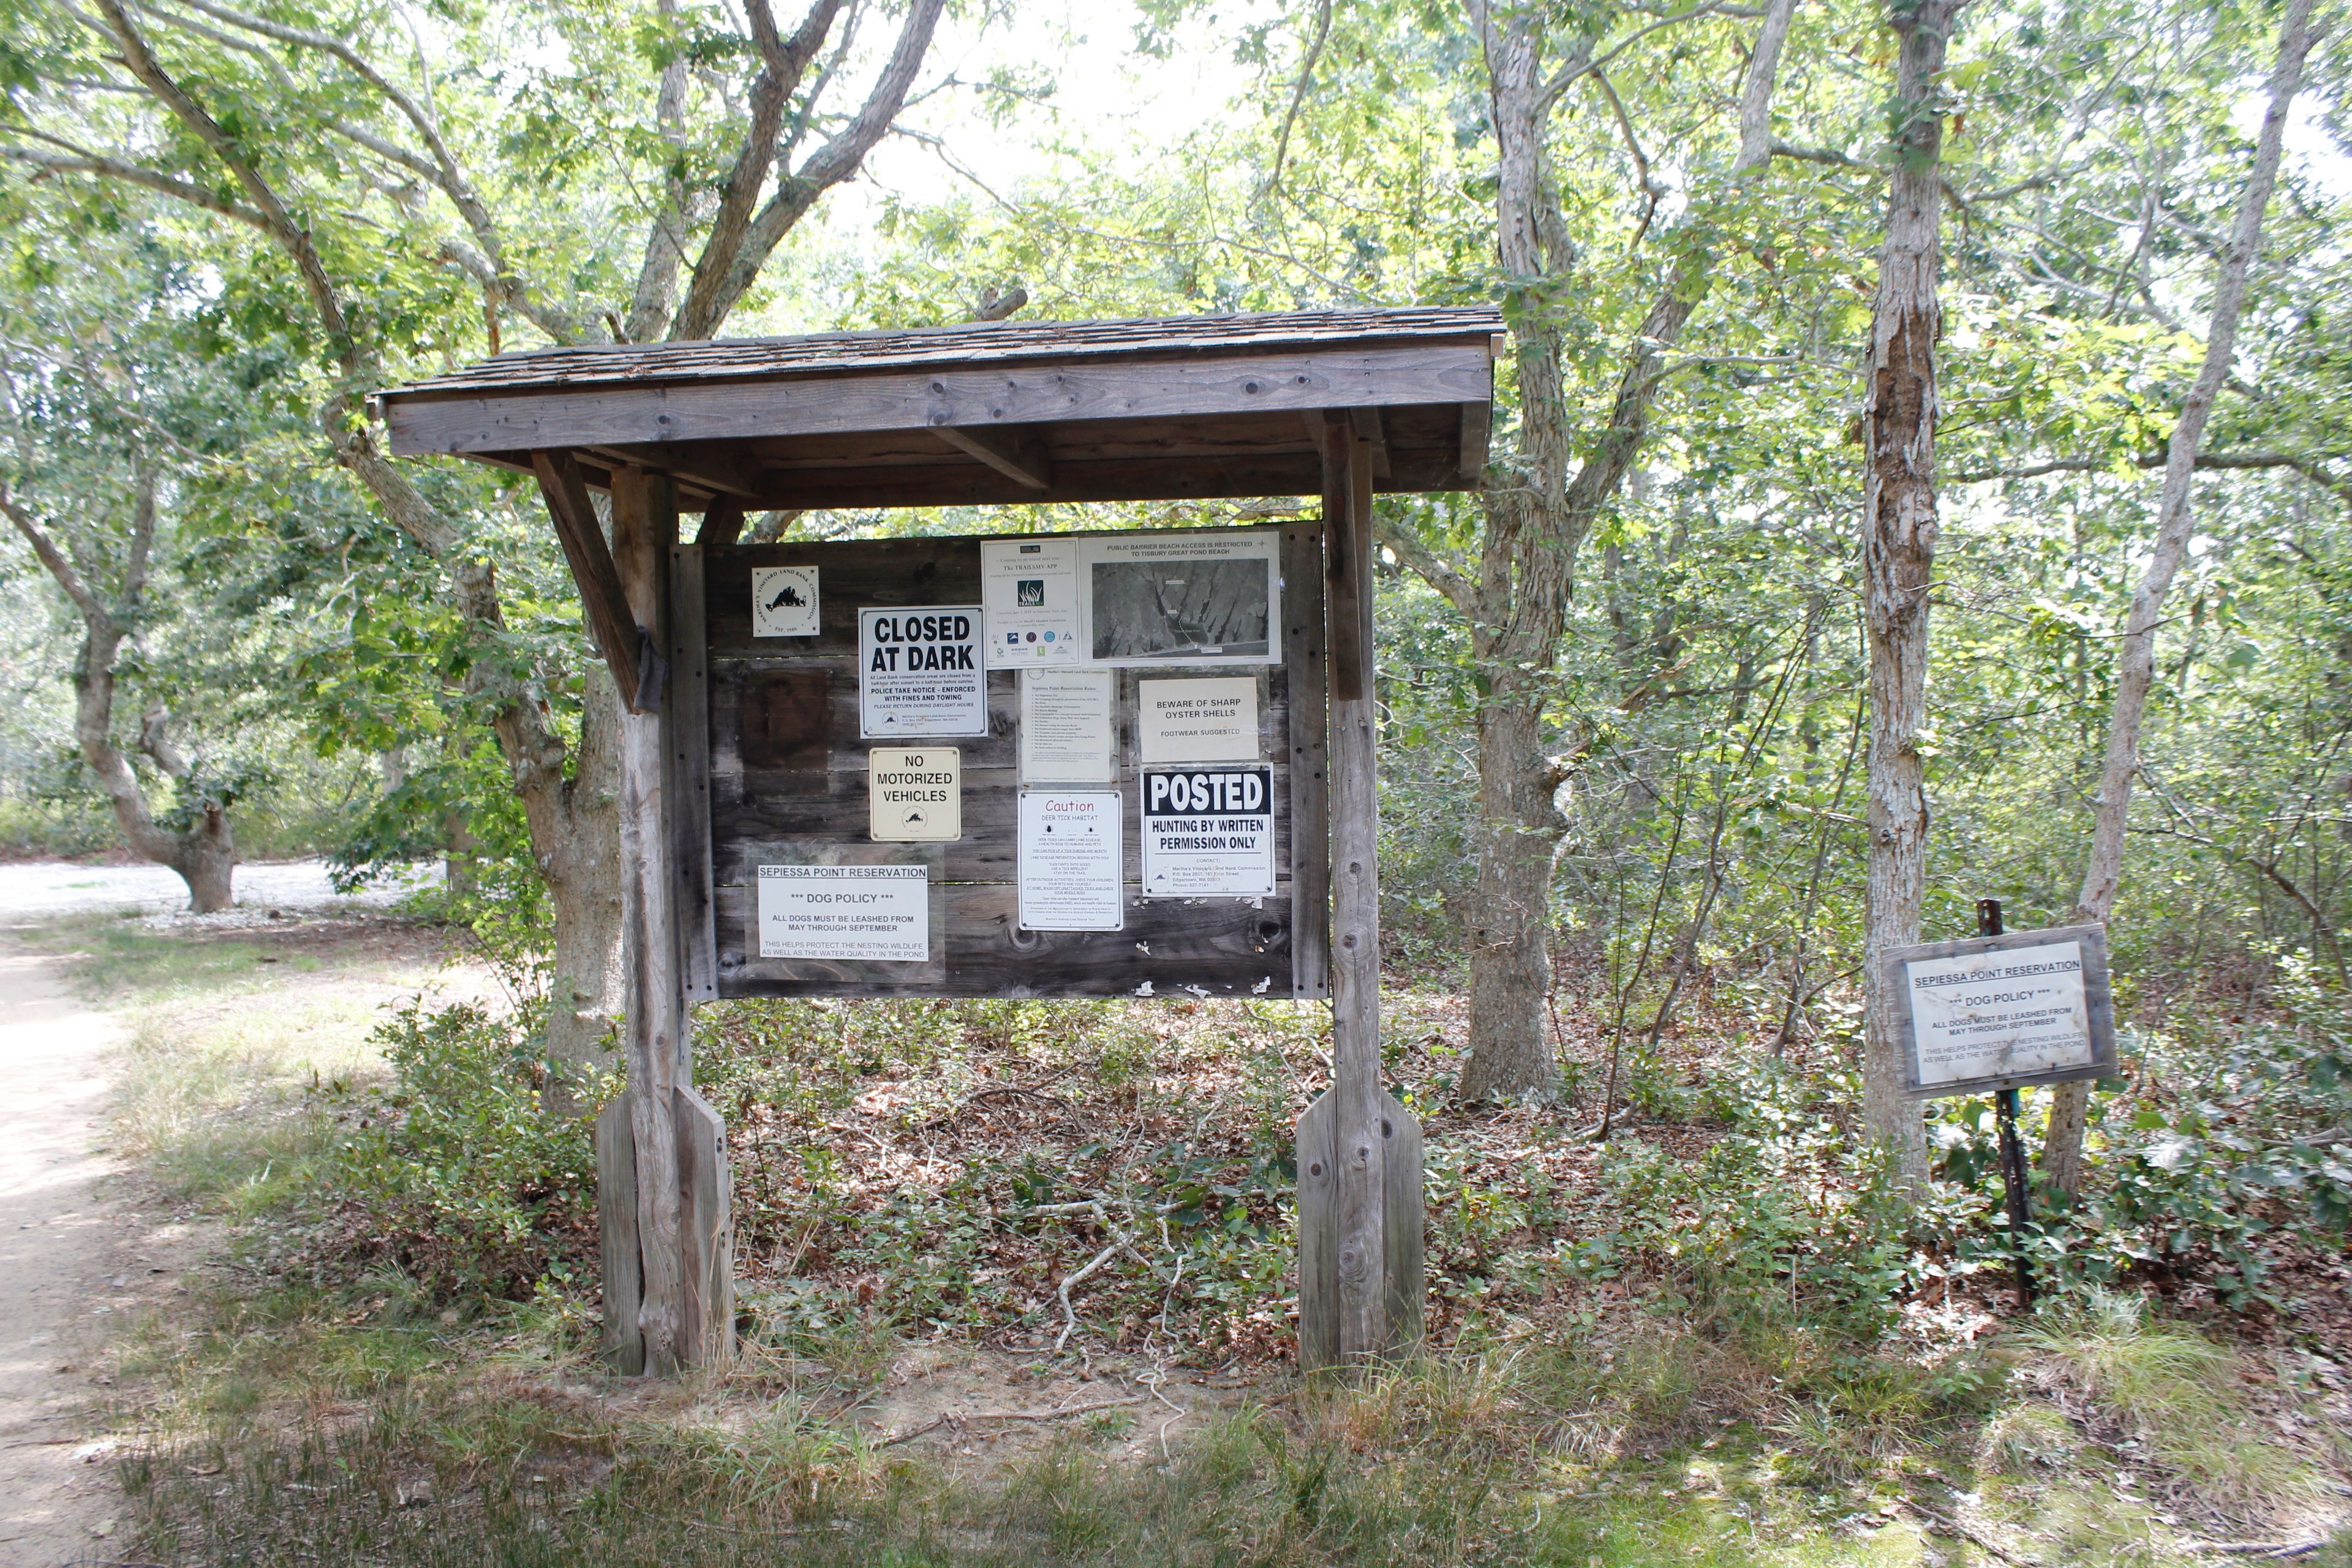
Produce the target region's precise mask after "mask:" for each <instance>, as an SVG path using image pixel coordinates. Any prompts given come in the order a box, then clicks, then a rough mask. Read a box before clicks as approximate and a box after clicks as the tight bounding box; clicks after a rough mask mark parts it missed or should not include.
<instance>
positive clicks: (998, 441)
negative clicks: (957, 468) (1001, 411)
mask: <svg viewBox="0 0 2352 1568" xmlns="http://www.w3.org/2000/svg"><path fill="white" fill-rule="evenodd" d="M931 434H932V435H934V436H937V437H939V438H940V440H942V441H944V442H946V443H947V444H948V445H949V446H950V447H954V448H955V449H956V450H957V451H959V452H961V453H962V454H963V455H964V456H966V457H968V458H979V459H980V460H981V461H982V462H983V463H985V464H987V465H988V466H989V467H990V468H994V469H995V470H996V471H997V472H998V473H1000V474H1003V476H1004V477H1005V478H1006V479H1011V480H1013V482H1014V483H1016V484H1020V485H1025V486H1026V487H1028V488H1029V489H1033V490H1049V489H1053V488H1054V464H1053V460H1052V459H1051V458H1048V457H1046V456H1045V443H1043V442H1042V441H1040V440H1039V439H1038V438H1037V433H1036V432H1035V431H1034V430H965V429H960V428H959V427H957V426H953V425H938V426H932V428H931Z"/></svg>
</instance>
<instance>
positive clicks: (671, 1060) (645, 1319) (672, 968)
mask: <svg viewBox="0 0 2352 1568" xmlns="http://www.w3.org/2000/svg"><path fill="white" fill-rule="evenodd" d="M667 491H668V486H667V482H666V481H664V480H661V479H656V478H655V477H653V476H649V475H647V474H646V472H645V471H644V470H643V469H639V468H621V469H618V470H616V471H615V472H614V475H613V546H614V548H613V556H614V566H615V567H616V568H617V569H618V571H619V574H620V579H621V586H622V588H623V591H624V592H625V594H626V595H628V601H629V610H630V612H631V614H632V615H634V616H635V618H636V626H637V628H638V630H639V632H640V634H641V636H640V638H639V646H640V647H643V648H645V649H646V651H648V652H650V651H652V650H654V649H658V648H661V647H666V646H667V642H666V640H665V638H664V637H663V635H662V634H663V632H664V631H665V630H666V623H667V611H668V604H667V600H668V597H669V595H668V581H667V579H668V572H669V550H670V545H671V544H672V543H674V542H676V537H675V536H676V512H675V511H674V510H672V508H671V506H670V505H669V504H667V503H668V502H669V497H668V494H667ZM664 521H667V523H668V524H669V528H668V530H667V537H666V536H665V531H664V530H663V528H662V527H661V523H663V522H664ZM643 673H644V672H643V671H642V670H641V671H640V675H641V677H642V675H643ZM640 684H641V688H642V686H643V685H644V684H645V683H644V682H643V681H642V679H641V682H640ZM649 695H651V696H652V697H653V698H654V699H655V700H653V701H652V702H650V703H645V702H642V701H641V702H639V703H635V704H631V705H629V706H628V707H626V708H625V710H624V711H623V713H622V715H621V748H620V751H621V758H620V761H621V801H620V816H621V930H622V953H621V958H622V964H623V973H624V1007H625V1025H624V1027H625V1044H626V1047H627V1051H628V1060H629V1088H630V1094H629V1121H630V1131H631V1134H632V1140H633V1142H635V1146H636V1187H637V1243H638V1250H639V1256H640V1258H641V1259H642V1262H643V1270H642V1278H643V1281H644V1284H643V1291H644V1294H643V1299H642V1301H641V1303H640V1305H639V1307H638V1309H637V1321H638V1325H639V1327H640V1329H641V1331H642V1334H643V1339H644V1344H645V1369H646V1371H647V1372H649V1373H654V1374H655V1375H656V1376H665V1375H667V1374H668V1373H674V1372H676V1371H677V1370H678V1369H679V1367H681V1366H683V1365H685V1364H687V1361H688V1354H689V1350H688V1347H689V1346H690V1344H691V1343H692V1338H691V1333H690V1330H689V1326H688V1323H687V1322H686V1300H685V1295H686V1292H685V1281H684V1279H683V1277H682V1274H683V1268H684V1266H685V1262H686V1257H685V1251H684V1241H685V1236H684V1215H683V1214H682V1209H683V1206H684V1205H683V1197H684V1191H683V1187H682V1184H681V1182H680V1177H679V1171H678V1153H677V1110H676V1101H677V1089H678V1057H679V1048H678V1040H679V1037H680V1035H681V1034H682V1033H683V1030H684V1026H685V1002H684V992H683V989H682V987H681V985H680V984H679V974H678V952H677V927H676V924H675V921H674V918H673V910H672V909H671V899H670V896H669V895H670V879H669V847H670V835H669V831H668V823H667V818H666V814H665V813H664V810H663V800H664V790H663V785H664V784H665V782H666V774H667V767H666V766H665V763H666V760H667V759H666V757H665V755H664V752H663V747H662V719H661V708H662V707H663V703H662V702H661V701H660V700H659V698H660V696H661V693H660V692H658V691H656V692H652V693H649Z"/></svg>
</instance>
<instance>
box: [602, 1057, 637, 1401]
mask: <svg viewBox="0 0 2352 1568" xmlns="http://www.w3.org/2000/svg"><path fill="white" fill-rule="evenodd" d="M596 1258H597V1269H598V1274H599V1277H600V1279H601V1281H602V1283H603V1286H604V1292H603V1293H604V1309H603V1311H604V1332H603V1353H604V1364H605V1365H606V1366H609V1367H611V1368H612V1369H613V1370H614V1372H616V1373H620V1374H621V1375H622V1376H624V1377H635V1376H636V1375H637V1374H638V1373H642V1372H644V1371H645V1370H646V1338H645V1333H644V1331H642V1330H641V1329H639V1327H638V1326H637V1309H638V1306H639V1304H640V1303H641V1301H642V1300H643V1299H644V1279H643V1276H642V1274H641V1273H640V1271H639V1265H638V1259H637V1155H636V1137H635V1133H634V1132H632V1131H631V1130H630V1126H629V1096H628V1091H627V1090H623V1091H622V1092H621V1093H619V1094H617V1095H615V1096H614V1097H613V1099H612V1100H610V1101H609V1102H608V1103H607V1104H606V1105H605V1107H604V1110H600V1111H598V1112H597V1113H596Z"/></svg>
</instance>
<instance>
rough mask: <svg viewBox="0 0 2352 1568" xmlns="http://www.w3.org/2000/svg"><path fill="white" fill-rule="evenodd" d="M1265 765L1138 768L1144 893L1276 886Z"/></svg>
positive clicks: (1222, 893)
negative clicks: (1145, 769) (1146, 769)
mask: <svg viewBox="0 0 2352 1568" xmlns="http://www.w3.org/2000/svg"><path fill="white" fill-rule="evenodd" d="M1273 780H1274V773H1273V770H1272V769H1270V768H1175V769H1152V770H1148V771H1146V772H1145V773H1144V775H1143V892H1144V896H1145V897H1146V898H1154V899H1167V898H1198V897H1203V896H1217V897H1233V898H1259V897H1263V896H1265V894H1268V893H1271V892H1273V891H1274V787H1273Z"/></svg>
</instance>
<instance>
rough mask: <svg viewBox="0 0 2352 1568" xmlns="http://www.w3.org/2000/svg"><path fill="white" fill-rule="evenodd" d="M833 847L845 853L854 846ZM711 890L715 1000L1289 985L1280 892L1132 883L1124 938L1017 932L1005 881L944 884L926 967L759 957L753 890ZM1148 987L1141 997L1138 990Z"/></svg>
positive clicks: (815, 846)
mask: <svg viewBox="0 0 2352 1568" xmlns="http://www.w3.org/2000/svg"><path fill="white" fill-rule="evenodd" d="M822 847H824V841H821V840H809V841H805V842H804V843H803V844H800V845H796V846H790V847H785V846H779V847H778V849H777V859H778V863H780V864H781V863H784V862H785V861H786V860H787V858H790V857H802V858H808V857H813V856H814V852H816V851H817V850H819V849H821V848H822ZM854 847H856V846H843V847H842V848H843V849H844V851H845V852H846V850H847V849H849V848H854ZM874 847H875V848H881V846H874ZM903 848H905V849H908V850H911V849H912V848H913V847H903ZM897 858H898V859H901V860H905V859H909V858H913V857H912V855H911V853H900V854H898V855H897ZM717 891H718V906H719V994H720V995H721V996H1007V997H1014V998H1022V997H1037V996H1132V995H1136V994H1144V995H1150V996H1160V997H1171V998H1174V999H1176V1000H1179V1001H1181V1000H1185V999H1187V998H1189V997H1192V996H1195V995H1199V996H1203V997H1207V996H1216V997H1244V996H1286V995H1287V994H1289V993H1290V988H1291V987H1290V905H1289V900H1286V899H1285V898H1282V897H1280V896H1279V895H1278V894H1277V896H1276V897H1275V898H1271V899H1266V900H1263V903H1264V907H1263V908H1260V909H1253V908H1251V907H1250V906H1249V904H1248V903H1246V902H1245V901H1243V900H1233V899H1220V900H1211V901H1202V902H1200V903H1189V902H1186V901H1184V900H1174V899H1145V898H1142V897H1140V892H1141V889H1139V887H1138V886H1137V885H1136V884H1135V883H1133V882H1129V884H1128V885H1127V888H1126V896H1125V900H1124V905H1125V912H1126V921H1127V929H1126V930H1124V931H1023V930H1021V929H1020V926H1019V925H1018V923H1017V921H1016V914H1017V906H1016V900H1017V893H1016V890H1015V889H1014V888H1013V885H1012V884H1010V883H1004V882H950V883H946V884H944V885H943V886H942V887H940V889H939V891H938V895H937V902H936V903H935V905H934V906H933V907H934V909H935V910H939V911H940V917H939V918H940V922H941V924H943V925H944V927H945V935H944V938H943V944H942V952H943V955H944V956H943V958H942V961H941V965H940V966H939V967H934V966H931V965H922V964H863V965H861V964H852V963H827V962H824V961H820V960H815V959H808V960H783V959H762V958H760V957H759V956H758V947H757V943H756V942H753V941H752V940H751V937H752V931H753V924H752V914H753V909H752V900H753V897H754V895H753V893H752V891H751V889H750V888H748V887H742V886H729V885H727V884H724V883H722V884H720V886H719V889H718V890H717ZM1147 949H1148V950H1149V951H1148V952H1147V951H1146V950H1147ZM1146 982H1149V983H1150V987H1151V989H1150V991H1148V992H1145V991H1142V990H1141V987H1142V986H1143V985H1144V984H1145V983H1146ZM1194 987H1198V988H1199V989H1198V990H1197V991H1195V990H1194V989H1193V988H1194Z"/></svg>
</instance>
